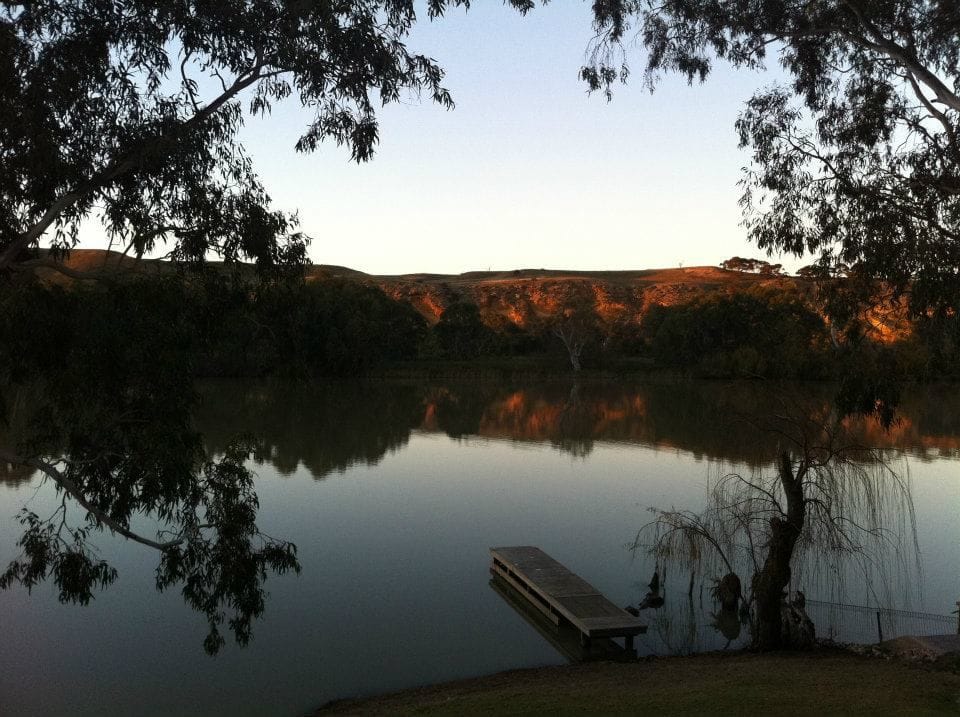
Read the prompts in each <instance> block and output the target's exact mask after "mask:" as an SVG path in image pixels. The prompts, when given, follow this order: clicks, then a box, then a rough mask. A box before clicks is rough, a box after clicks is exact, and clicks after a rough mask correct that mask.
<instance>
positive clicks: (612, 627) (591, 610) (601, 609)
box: [490, 545, 647, 650]
mask: <svg viewBox="0 0 960 717" xmlns="http://www.w3.org/2000/svg"><path fill="white" fill-rule="evenodd" d="M490 556H491V558H492V559H493V564H492V565H491V566H490V570H491V571H492V572H493V573H494V574H496V575H499V576H500V577H501V578H503V579H504V580H505V581H506V582H507V583H509V584H510V585H512V586H513V587H514V588H516V589H517V590H518V591H519V592H520V593H521V594H522V595H524V596H525V597H526V598H527V599H528V600H529V601H530V603H531V604H532V605H533V606H534V607H536V608H538V609H539V610H540V612H542V613H543V614H544V615H546V616H547V617H548V618H549V619H550V620H551V621H552V622H553V623H554V624H555V625H559V624H560V622H561V620H565V621H566V622H568V623H570V624H571V625H573V626H574V627H575V628H577V630H579V631H580V636H581V641H582V642H583V643H584V644H589V642H590V640H591V638H595V637H622V638H624V643H625V647H626V649H628V650H631V649H633V638H634V636H635V635H639V634H640V633H642V632H646V631H647V627H646V625H644V624H643V623H642V622H640V620H639V619H637V618H635V617H634V616H633V615H631V614H630V613H628V612H627V611H625V610H621V609H620V608H619V607H617V606H616V605H614V604H613V603H612V602H610V601H609V600H608V599H607V598H605V597H604V596H603V595H602V594H600V591H599V590H597V589H596V588H595V587H593V586H592V585H591V584H590V583H588V582H587V581H586V580H584V579H583V578H581V577H580V576H579V575H576V574H574V573H573V572H571V571H570V570H568V569H567V568H566V567H564V566H563V565H561V564H560V563H559V562H557V561H556V560H554V559H553V558H551V557H550V556H549V555H547V554H546V553H545V552H543V551H542V550H540V548H536V547H533V546H529V545H521V546H515V547H508V548H490Z"/></svg>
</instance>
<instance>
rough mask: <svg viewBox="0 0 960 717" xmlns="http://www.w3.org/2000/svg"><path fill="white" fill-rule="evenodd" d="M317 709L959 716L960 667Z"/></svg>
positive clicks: (674, 670)
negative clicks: (956, 670) (959, 671)
mask: <svg viewBox="0 0 960 717" xmlns="http://www.w3.org/2000/svg"><path fill="white" fill-rule="evenodd" d="M316 714H317V715H358V714H374V715H378V714H391V715H392V714H416V715H464V714H467V715H478V714H480V715H540V714H547V715H590V714H623V715H627V714H630V715H647V714H649V715H658V716H661V715H798V716H799V715H802V716H803V717H815V716H817V715H960V675H957V674H955V673H952V672H946V671H935V670H931V669H924V668H923V667H919V666H915V665H913V664H910V663H906V662H903V661H897V660H882V659H877V658H869V657H859V656H856V655H853V654H850V653H846V652H842V651H838V650H825V651H819V652H816V653H807V654H795V653H793V654H787V653H783V654H772V655H770V654H768V655H755V654H748V653H736V654H727V655H720V654H711V655H698V656H692V657H665V658H656V659H647V660H642V661H640V662H637V663H630V664H617V663H593V664H586V665H570V666H564V667H546V668H538V669H532V670H515V671H512V672H503V673H499V674H496V675H491V676H489V677H480V678H476V679H470V680H462V681H458V682H451V683H448V684H443V685H437V686H433V687H424V688H419V689H414V690H408V691H405V692H400V693H397V694H393V695H386V696H382V697H376V698H373V699H369V700H357V701H341V702H337V703H334V704H331V705H327V706H326V707H324V708H322V709H321V710H320V711H318V712H317V713H316Z"/></svg>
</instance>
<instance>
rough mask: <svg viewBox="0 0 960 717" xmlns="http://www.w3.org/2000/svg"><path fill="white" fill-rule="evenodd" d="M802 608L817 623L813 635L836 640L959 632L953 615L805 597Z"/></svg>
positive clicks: (878, 640)
mask: <svg viewBox="0 0 960 717" xmlns="http://www.w3.org/2000/svg"><path fill="white" fill-rule="evenodd" d="M806 610H807V614H808V615H809V616H810V619H811V620H813V623H814V625H816V626H817V637H820V638H829V639H832V640H836V641H838V642H859V643H873V642H883V641H884V640H892V639H893V638H896V637H902V636H904V635H918V636H920V635H943V634H947V633H960V624H958V621H957V617H956V616H953V615H936V614H934V613H929V612H913V611H911V610H891V609H889V608H878V607H867V606H865V605H847V604H844V603H835V602H823V601H821V600H807V604H806Z"/></svg>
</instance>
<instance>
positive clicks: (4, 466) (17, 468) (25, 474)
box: [0, 461, 36, 486]
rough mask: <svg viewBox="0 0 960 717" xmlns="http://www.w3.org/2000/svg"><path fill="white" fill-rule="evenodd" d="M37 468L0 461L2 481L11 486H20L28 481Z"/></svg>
mask: <svg viewBox="0 0 960 717" xmlns="http://www.w3.org/2000/svg"><path fill="white" fill-rule="evenodd" d="M34 473H36V470H34V469H33V468H30V467H29V466H21V465H14V464H12V463H7V462H5V461H0V483H3V484H5V485H9V486H18V485H20V484H21V483H26V482H27V481H28V480H30V478H31V477H32V476H33V474H34Z"/></svg>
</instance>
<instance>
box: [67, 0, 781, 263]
mask: <svg viewBox="0 0 960 717" xmlns="http://www.w3.org/2000/svg"><path fill="white" fill-rule="evenodd" d="M591 35H592V33H591V27H590V6H589V4H588V3H581V2H576V1H574V0H564V1H563V2H553V3H551V4H549V5H548V6H546V7H538V8H537V9H536V10H535V11H533V12H531V13H529V14H528V15H526V16H521V15H519V14H518V13H517V12H516V11H514V10H512V9H510V8H506V7H503V6H502V5H501V3H499V2H494V1H493V0H484V2H475V3H474V4H473V7H472V8H471V9H470V10H469V12H464V11H450V12H449V13H448V14H447V15H446V16H445V17H444V18H441V19H439V20H435V21H433V22H429V21H427V19H426V18H425V17H424V18H423V20H422V21H421V22H420V23H419V24H418V25H417V26H416V27H415V29H414V32H413V34H412V36H411V38H410V42H409V46H410V47H411V48H412V49H415V50H418V51H421V52H424V53H425V54H428V55H430V56H432V57H434V58H435V59H437V60H438V61H439V63H440V65H441V66H442V67H444V69H445V70H446V73H447V75H446V78H445V81H444V84H445V86H446V87H447V88H448V89H450V90H451V92H452V93H453V97H454V101H455V102H456V109H454V110H452V111H446V110H444V109H442V108H440V107H439V106H436V105H433V104H432V103H431V102H430V101H429V100H428V99H425V100H424V101H423V102H421V103H415V104H402V105H388V106H387V107H386V108H384V109H383V110H382V111H381V112H380V115H379V118H380V144H379V147H378V150H377V153H376V155H375V156H374V158H373V160H372V161H370V162H368V163H364V164H360V165H358V164H356V163H353V162H351V161H350V157H349V153H348V151H347V150H345V149H343V148H338V147H337V146H336V145H334V144H333V143H328V144H325V145H323V146H322V147H321V148H320V149H319V150H318V151H316V152H314V153H312V154H298V153H297V152H296V151H295V150H294V144H295V143H296V140H297V138H298V137H299V135H300V133H301V131H302V130H303V129H304V127H305V126H306V124H307V122H308V120H309V114H308V113H307V111H306V110H303V109H302V108H301V107H300V106H299V103H298V102H296V101H288V102H285V103H284V104H282V105H280V106H278V107H275V108H274V111H273V113H272V115H270V116H268V117H267V118H265V119H259V118H253V119H248V121H247V124H246V126H245V128H244V129H243V131H242V134H241V138H242V141H243V142H244V144H245V146H246V147H247V149H248V151H249V152H250V154H251V155H252V157H253V160H254V166H255V167H256V168H257V171H258V172H259V174H260V176H261V179H262V180H263V182H264V184H265V186H266V187H267V189H268V191H269V193H270V195H271V197H272V198H273V200H274V203H275V206H276V207H277V208H280V209H284V210H287V211H297V212H298V213H299V216H300V221H301V229H302V231H304V232H305V233H306V234H307V235H309V236H310V237H311V238H312V243H311V247H310V258H311V260H312V261H313V262H314V263H318V264H320V263H322V264H337V265H342V266H348V267H351V268H353V269H359V270H361V271H365V272H368V273H372V274H401V273H413V272H432V273H460V272H465V271H474V270H488V269H489V270H509V269H521V268H548V269H583V270H603V269H614V270H616V269H646V268H661V267H676V266H680V265H682V266H694V265H704V264H713V265H716V264H718V263H719V262H721V261H723V260H724V259H727V258H729V257H731V256H735V255H739V256H757V257H760V256H764V255H763V254H762V253H761V252H760V251H759V250H758V249H756V248H755V247H754V246H753V245H751V244H750V243H748V242H747V241H746V239H745V230H744V229H743V227H742V226H741V214H740V208H739V206H738V203H737V201H738V198H739V195H740V192H739V190H738V187H737V181H738V179H739V178H740V176H741V168H742V167H743V166H744V165H746V164H748V162H749V156H748V154H747V153H746V152H745V151H742V150H739V149H738V148H737V138H736V133H735V131H734V122H735V120H736V118H737V115H738V113H739V112H740V111H741V108H742V106H743V103H744V101H745V100H746V99H747V98H749V97H750V95H751V94H752V93H753V92H754V91H755V90H756V89H757V88H759V87H761V86H764V85H766V84H769V83H770V82H771V81H772V79H773V74H772V73H763V74H760V73H756V72H748V71H734V70H732V69H730V68H729V67H727V66H724V65H718V66H717V68H716V71H715V73H714V74H713V75H712V76H711V77H710V78H709V79H708V80H707V82H706V83H705V84H703V85H695V86H692V87H691V86H688V85H687V82H686V79H685V78H683V77H680V76H672V75H668V76H666V77H664V79H663V80H662V82H661V83H660V85H659V87H658V89H657V91H656V92H655V93H653V94H652V95H651V94H650V92H648V91H647V90H646V89H645V87H644V86H643V84H642V69H643V64H644V57H643V54H642V50H641V49H640V48H637V49H636V50H634V51H633V53H632V54H631V55H630V56H629V58H630V61H631V65H632V66H633V68H634V77H633V79H632V81H631V82H630V83H629V84H628V85H626V86H620V87H618V88H617V89H616V92H615V95H614V98H613V101H612V102H609V103H608V102H607V101H606V100H605V98H604V97H603V96H602V95H600V94H594V95H589V94H588V93H587V92H586V87H585V85H584V84H583V82H581V81H580V80H579V78H578V77H577V73H578V70H579V69H580V66H581V65H582V64H583V60H584V56H585V50H586V48H587V45H588V43H589V40H590V38H591ZM97 233H98V232H97V231H96V230H90V231H89V232H86V233H85V235H84V241H83V244H82V245H83V246H102V245H103V242H102V239H100V238H99V237H98V236H97ZM772 260H773V261H782V262H783V263H784V264H785V265H786V266H787V267H788V268H795V266H796V265H798V262H796V261H795V260H792V259H791V258H789V257H787V258H783V257H774V258H773V259H772Z"/></svg>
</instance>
